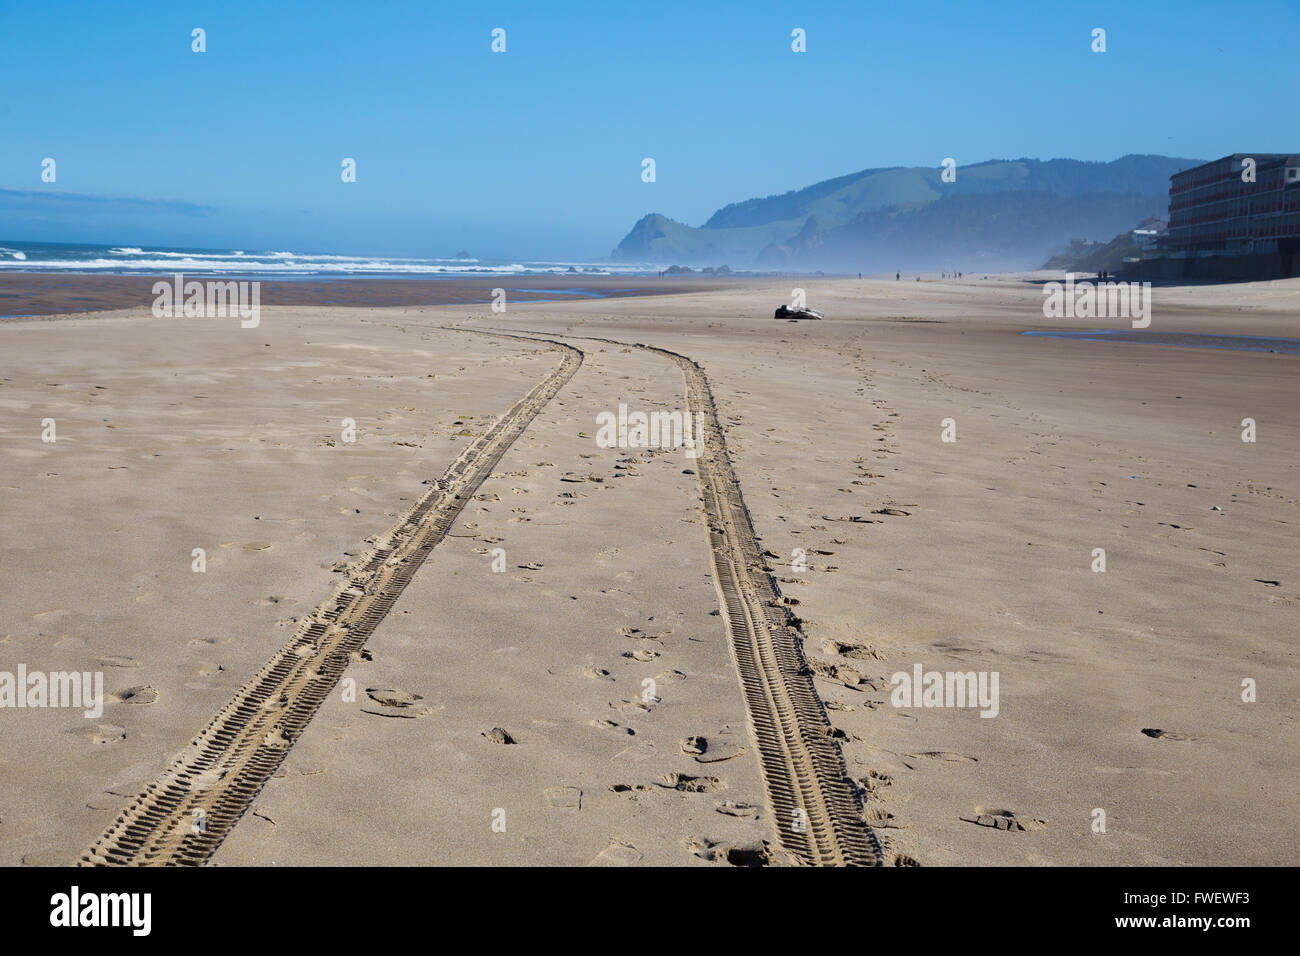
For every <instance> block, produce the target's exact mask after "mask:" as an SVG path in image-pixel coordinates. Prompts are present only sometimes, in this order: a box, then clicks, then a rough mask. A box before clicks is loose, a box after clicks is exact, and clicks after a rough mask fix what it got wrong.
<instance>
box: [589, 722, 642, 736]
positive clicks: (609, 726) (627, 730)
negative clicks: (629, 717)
mask: <svg viewBox="0 0 1300 956" xmlns="http://www.w3.org/2000/svg"><path fill="white" fill-rule="evenodd" d="M588 723H589V724H590V725H591V726H592V727H596V728H598V729H600V730H617V731H619V732H620V733H624V734H627V735H628V736H629V737H635V736H636V731H635V730H633V729H632V728H631V727H624V726H623V725H622V724H620V723H617V722H616V721H613V720H591V721H588Z"/></svg>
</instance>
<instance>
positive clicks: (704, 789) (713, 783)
mask: <svg viewBox="0 0 1300 956" xmlns="http://www.w3.org/2000/svg"><path fill="white" fill-rule="evenodd" d="M656 783H658V785H659V786H661V787H663V788H665V789H667V790H680V791H681V792H682V793H718V792H720V791H722V790H726V789H727V785H726V783H724V782H723V781H721V780H719V779H718V778H717V777H695V776H692V775H691V774H689V773H667V774H664V775H663V777H662V778H661V779H660V780H658V781H656Z"/></svg>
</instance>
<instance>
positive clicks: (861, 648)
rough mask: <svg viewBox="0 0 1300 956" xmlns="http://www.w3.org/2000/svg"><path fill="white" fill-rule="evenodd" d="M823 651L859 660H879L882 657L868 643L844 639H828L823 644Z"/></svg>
mask: <svg viewBox="0 0 1300 956" xmlns="http://www.w3.org/2000/svg"><path fill="white" fill-rule="evenodd" d="M822 653H823V654H838V655H839V656H840V657H848V658H851V659H853V660H859V661H878V660H880V659H881V657H880V655H879V654H878V653H876V649H875V648H874V647H869V646H867V645H866V644H848V643H845V642H844V641H834V640H831V641H826V642H825V643H823V644H822Z"/></svg>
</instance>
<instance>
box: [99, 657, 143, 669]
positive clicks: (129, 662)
mask: <svg viewBox="0 0 1300 956" xmlns="http://www.w3.org/2000/svg"><path fill="white" fill-rule="evenodd" d="M99 666H100V667H139V666H140V662H139V661H137V660H136V659H135V658H134V657H101V658H100V659H99Z"/></svg>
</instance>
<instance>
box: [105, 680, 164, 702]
mask: <svg viewBox="0 0 1300 956" xmlns="http://www.w3.org/2000/svg"><path fill="white" fill-rule="evenodd" d="M108 700H109V701H110V702H111V703H114V704H152V703H154V702H155V701H157V700H158V691H157V690H155V689H154V688H152V687H150V686H149V685H148V684H140V685H138V686H136V687H127V688H125V689H124V690H115V691H113V692H112V693H111V694H109V695H108Z"/></svg>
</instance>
